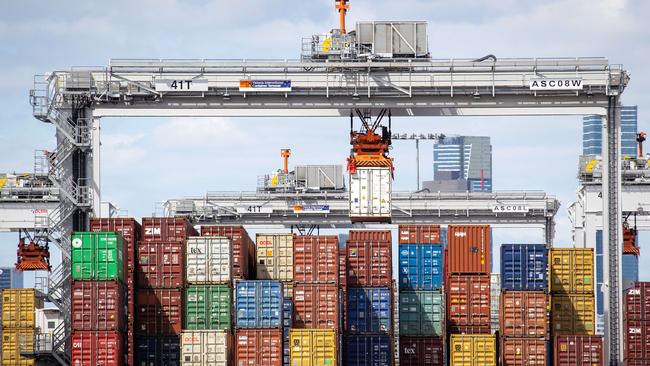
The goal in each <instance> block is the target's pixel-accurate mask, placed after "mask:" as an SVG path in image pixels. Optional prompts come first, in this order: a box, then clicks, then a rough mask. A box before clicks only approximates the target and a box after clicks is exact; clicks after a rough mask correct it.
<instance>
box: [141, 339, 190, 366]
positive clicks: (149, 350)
mask: <svg viewBox="0 0 650 366" xmlns="http://www.w3.org/2000/svg"><path fill="white" fill-rule="evenodd" d="M135 343H136V352H135V364H136V365H137V366H178V365H180V362H181V346H180V344H181V342H180V337H179V336H158V337H137V338H136V340H135Z"/></svg>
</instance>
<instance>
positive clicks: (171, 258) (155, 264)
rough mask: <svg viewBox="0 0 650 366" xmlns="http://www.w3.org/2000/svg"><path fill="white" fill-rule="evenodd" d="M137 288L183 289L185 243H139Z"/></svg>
mask: <svg viewBox="0 0 650 366" xmlns="http://www.w3.org/2000/svg"><path fill="white" fill-rule="evenodd" d="M137 277H138V280H137V281H138V287H140V288H183V287H184V285H185V243H184V242H180V241H141V242H139V243H138V266H137Z"/></svg>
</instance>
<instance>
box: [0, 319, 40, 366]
mask: <svg viewBox="0 0 650 366" xmlns="http://www.w3.org/2000/svg"><path fill="white" fill-rule="evenodd" d="M32 312H33V310H32ZM21 344H24V345H25V349H24V350H23V351H24V352H30V351H33V350H34V328H33V326H32V328H28V329H12V328H3V329H2V345H1V348H2V366H33V365H34V359H31V358H27V357H24V356H22V355H21V354H20V353H21Z"/></svg>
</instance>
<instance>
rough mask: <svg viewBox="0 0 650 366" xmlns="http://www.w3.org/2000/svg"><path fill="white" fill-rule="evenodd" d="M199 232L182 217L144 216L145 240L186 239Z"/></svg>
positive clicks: (143, 230) (143, 234)
mask: <svg viewBox="0 0 650 366" xmlns="http://www.w3.org/2000/svg"><path fill="white" fill-rule="evenodd" d="M198 235H199V233H198V232H197V231H196V229H195V228H194V227H193V226H192V224H191V223H190V222H189V221H188V220H187V219H186V218H182V217H143V218H142V235H141V238H142V240H144V241H170V240H172V241H176V240H178V241H185V240H186V239H187V238H188V237H189V236H198Z"/></svg>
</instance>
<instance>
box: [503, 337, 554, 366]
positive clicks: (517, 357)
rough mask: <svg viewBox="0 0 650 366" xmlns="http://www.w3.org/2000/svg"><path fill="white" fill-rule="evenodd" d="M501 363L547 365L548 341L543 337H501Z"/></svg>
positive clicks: (510, 364)
mask: <svg viewBox="0 0 650 366" xmlns="http://www.w3.org/2000/svg"><path fill="white" fill-rule="evenodd" d="M500 352H501V365H503V366H547V365H548V341H547V340H546V339H544V338H502V339H501V349H500Z"/></svg>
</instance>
